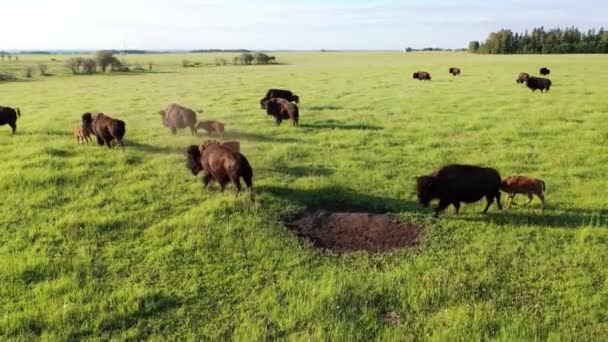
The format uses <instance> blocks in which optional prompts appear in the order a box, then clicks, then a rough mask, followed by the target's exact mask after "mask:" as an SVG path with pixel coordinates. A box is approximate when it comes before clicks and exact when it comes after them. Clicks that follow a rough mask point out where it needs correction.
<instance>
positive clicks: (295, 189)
mask: <svg viewBox="0 0 608 342" xmlns="http://www.w3.org/2000/svg"><path fill="white" fill-rule="evenodd" d="M232 55H233V54H227V55H226V56H227V58H230V57H231V56H232ZM217 56H218V55H213V54H192V55H153V56H126V57H125V58H124V59H125V60H126V61H127V62H129V63H141V64H145V63H146V62H148V61H150V60H151V61H154V63H155V66H154V71H153V72H147V73H131V74H105V75H94V76H71V75H68V74H67V73H66V71H65V70H64V68H63V66H62V63H61V62H56V63H53V62H50V61H49V60H50V58H51V57H54V58H57V59H59V60H60V61H61V60H65V59H66V58H68V56H20V58H19V61H18V62H14V61H13V62H8V61H4V62H2V63H0V70H10V69H11V68H12V69H14V70H15V71H17V72H19V70H21V69H22V68H23V65H26V64H31V65H36V63H38V62H40V61H45V63H47V64H48V65H49V68H50V70H49V71H50V72H51V73H53V74H54V76H51V77H40V76H36V77H34V78H33V79H31V80H21V81H17V82H5V83H0V92H1V94H2V95H1V96H0V105H4V106H13V107H19V108H20V109H21V112H22V116H21V118H20V120H19V121H18V123H17V125H18V128H17V134H16V135H15V136H11V134H10V128H9V127H8V126H0V155H1V158H2V162H1V163H0V194H1V196H2V200H1V202H0V203H1V204H0V339H9V338H17V339H27V340H29V339H32V338H37V337H41V338H46V339H49V340H66V339H67V340H77V339H88V338H102V339H107V338H117V339H133V340H141V339H157V340H163V339H169V340H183V339H207V340H226V339H230V338H232V339H236V340H270V339H289V340H324V339H331V340H343V341H353V340H374V339H376V340H420V339H434V340H443V339H462V340H478V339H497V340H531V339H541V340H545V339H558V338H559V339H565V340H600V339H603V338H605V336H606V335H607V334H608V310H607V309H608V278H607V277H608V248H607V246H608V221H607V218H608V216H607V214H608V212H607V209H608V208H607V204H606V188H607V185H608V169H607V168H606V165H608V153H607V152H608V148H607V144H608V120H606V118H607V117H608V102H607V101H606V96H605V92H606V88H607V87H608V59H607V58H606V56H605V55H587V56H584V55H569V56H562V55H555V56H484V55H471V54H466V53H410V54H405V53H279V54H276V56H277V59H278V60H279V61H280V62H282V63H285V64H284V65H272V66H250V67H247V66H224V67H215V66H210V65H209V66H203V67H200V68H182V67H181V60H182V59H184V58H187V59H189V60H191V61H193V62H196V61H201V62H203V63H212V62H213V59H214V58H215V57H217ZM452 66H457V67H460V68H461V69H462V75H461V76H458V77H453V76H452V75H450V74H448V68H450V67H452ZM542 66H547V67H549V68H550V69H551V75H550V76H549V77H550V78H551V80H552V81H553V86H552V88H551V91H550V92H549V93H547V94H540V93H539V92H536V93H531V92H530V91H529V90H528V89H526V88H525V86H523V85H517V84H516V83H515V78H516V76H517V74H518V73H519V72H521V71H527V72H529V73H530V74H532V75H538V69H539V68H540V67H542ZM418 70H425V71H428V72H430V73H431V75H432V77H433V80H432V81H430V82H421V81H416V80H413V79H412V73H413V72H415V71H418ZM268 88H286V89H291V90H293V91H294V92H295V93H297V94H298V95H299V96H300V99H301V105H300V127H292V126H291V125H290V124H289V123H288V122H284V123H283V124H282V125H281V126H279V127H276V126H275V125H274V123H273V121H272V119H271V118H270V117H268V116H267V115H266V113H265V112H264V111H263V110H261V109H260V106H259V102H258V101H259V99H260V98H261V97H262V96H263V95H264V93H265V92H266V90H267V89H268ZM172 102H176V103H180V104H183V105H185V106H189V107H191V108H194V109H203V110H204V112H203V113H202V114H199V120H219V121H221V122H224V123H225V124H226V135H227V138H229V139H236V140H239V141H240V142H241V151H242V153H243V154H244V155H245V156H247V158H248V159H249V161H250V163H251V165H252V167H253V171H254V179H253V181H254V196H255V197H254V199H255V201H252V200H251V198H250V197H249V196H247V195H245V194H242V195H241V196H239V197H235V195H234V192H233V188H232V186H230V187H229V188H228V190H227V191H226V192H225V193H224V194H220V193H219V192H218V190H217V189H218V188H217V185H214V187H213V189H212V190H211V191H207V190H203V189H202V186H201V182H200V180H199V179H197V178H195V177H193V176H192V174H191V173H190V171H189V170H187V169H186V167H185V154H184V151H185V148H186V147H187V146H188V145H192V144H198V143H200V142H201V141H202V140H204V139H206V137H205V135H204V134H202V135H201V136H199V137H192V136H191V135H190V133H189V132H188V131H187V130H183V131H181V132H179V133H178V134H177V135H176V136H172V135H171V133H170V132H169V130H168V129H166V128H164V127H162V125H161V120H160V116H159V114H158V111H159V110H160V109H163V108H164V107H165V106H166V105H167V104H169V103H172ZM86 111H104V112H106V113H108V114H109V115H112V116H114V117H117V118H120V119H122V120H124V121H125V122H126V129H127V133H126V136H125V146H126V149H125V151H124V152H123V151H120V150H119V149H115V150H108V149H107V148H105V147H104V148H102V147H98V146H97V145H96V144H89V145H84V146H83V145H78V144H77V143H76V139H75V138H74V137H73V135H72V128H73V127H74V126H75V125H77V124H79V122H80V121H79V120H80V115H81V114H82V113H84V112H86ZM452 162H458V163H470V164H480V165H486V166H491V167H495V168H496V169H498V170H499V171H500V173H501V176H502V177H506V176H508V175H512V174H525V175H530V176H534V177H539V178H542V179H544V180H545V182H546V183H547V191H546V196H547V208H546V210H545V211H544V213H541V212H540V202H539V201H538V199H535V200H534V201H533V202H532V204H530V205H529V206H528V207H522V206H521V205H520V206H518V207H515V208H513V209H511V210H503V211H502V212H499V211H498V209H497V207H496V206H495V205H493V206H492V207H490V210H489V212H488V214H486V215H482V214H480V212H481V210H482V209H483V207H484V204H485V202H483V201H482V202H479V203H476V204H470V205H464V206H463V207H462V208H461V212H460V215H459V216H454V214H453V210H454V209H453V208H452V207H450V208H449V209H448V210H447V211H446V212H444V213H443V214H442V215H441V216H440V217H439V218H437V219H434V218H432V215H431V211H430V210H428V209H424V208H422V207H420V206H419V205H418V204H417V203H416V196H415V192H414V190H415V189H414V187H415V178H416V176H420V175H423V174H428V173H431V172H432V171H434V170H435V169H437V168H438V167H440V166H441V165H443V164H447V163H452ZM502 199H503V204H505V203H506V196H505V195H504V194H503V196H502ZM516 202H518V203H520V204H523V202H524V201H523V196H521V195H520V196H519V197H518V199H517V200H516ZM435 205H436V204H435ZM315 209H339V210H341V211H349V210H350V211H367V212H373V213H385V212H389V213H393V214H395V215H397V216H399V217H400V219H401V220H404V221H406V222H415V223H418V224H420V225H422V226H423V227H424V231H423V238H422V240H421V242H420V243H419V245H417V246H416V247H414V248H409V249H403V250H397V251H394V252H391V253H381V254H373V253H367V252H355V253H347V254H341V253H335V252H331V251H325V250H321V249H318V248H315V247H314V246H313V245H312V244H311V243H310V242H307V241H302V240H300V239H299V238H298V237H296V236H295V235H294V234H293V232H291V231H290V230H289V229H288V228H286V226H285V224H284V222H285V221H286V220H289V219H291V218H295V217H297V216H298V215H300V214H302V213H304V212H306V211H309V210H315Z"/></svg>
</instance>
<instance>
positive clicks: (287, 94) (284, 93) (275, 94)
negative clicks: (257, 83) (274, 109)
mask: <svg viewBox="0 0 608 342" xmlns="http://www.w3.org/2000/svg"><path fill="white" fill-rule="evenodd" d="M274 98H279V99H285V100H287V101H289V102H295V103H296V104H300V97H299V96H298V95H296V94H294V93H293V92H291V90H286V89H268V91H267V92H266V95H264V97H263V98H261V99H260V106H261V107H262V109H266V101H267V100H270V99H274Z"/></svg>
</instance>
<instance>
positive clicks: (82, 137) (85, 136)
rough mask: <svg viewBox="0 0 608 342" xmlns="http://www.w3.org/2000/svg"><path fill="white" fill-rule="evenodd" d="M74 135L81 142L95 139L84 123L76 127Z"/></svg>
mask: <svg viewBox="0 0 608 342" xmlns="http://www.w3.org/2000/svg"><path fill="white" fill-rule="evenodd" d="M74 136H75V137H76V140H77V141H78V143H79V144H84V143H88V142H90V141H92V140H93V139H91V134H90V133H89V131H88V130H86V129H85V128H83V127H82V125H78V126H76V127H74Z"/></svg>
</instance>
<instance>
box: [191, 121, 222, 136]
mask: <svg viewBox="0 0 608 342" xmlns="http://www.w3.org/2000/svg"><path fill="white" fill-rule="evenodd" d="M196 128H197V129H204V130H205V131H207V134H209V135H211V134H213V133H216V134H217V135H219V136H220V137H223V136H224V124H223V123H221V122H218V121H201V122H199V123H197V124H196Z"/></svg>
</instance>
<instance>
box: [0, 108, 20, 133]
mask: <svg viewBox="0 0 608 342" xmlns="http://www.w3.org/2000/svg"><path fill="white" fill-rule="evenodd" d="M20 117H21V111H20V110H19V108H11V107H2V106H0V126H2V125H9V126H11V129H12V130H13V134H15V131H16V130H17V118H20Z"/></svg>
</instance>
